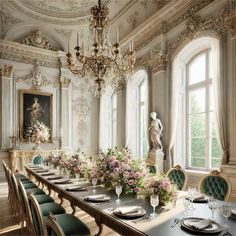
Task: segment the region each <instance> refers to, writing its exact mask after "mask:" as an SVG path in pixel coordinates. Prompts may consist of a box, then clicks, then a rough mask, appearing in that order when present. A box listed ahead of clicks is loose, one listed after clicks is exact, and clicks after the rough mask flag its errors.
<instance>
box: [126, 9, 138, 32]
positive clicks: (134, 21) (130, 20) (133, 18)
mask: <svg viewBox="0 0 236 236" xmlns="http://www.w3.org/2000/svg"><path fill="white" fill-rule="evenodd" d="M137 19H138V12H137V11H135V12H134V13H133V14H132V15H130V16H129V18H128V19H127V22H128V23H129V24H130V25H131V27H132V29H134V28H135V27H136V26H137Z"/></svg>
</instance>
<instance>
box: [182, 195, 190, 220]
mask: <svg viewBox="0 0 236 236" xmlns="http://www.w3.org/2000/svg"><path fill="white" fill-rule="evenodd" d="M183 204H184V209H185V210H184V215H186V216H187V215H188V209H189V207H190V201H189V198H187V197H184V198H183Z"/></svg>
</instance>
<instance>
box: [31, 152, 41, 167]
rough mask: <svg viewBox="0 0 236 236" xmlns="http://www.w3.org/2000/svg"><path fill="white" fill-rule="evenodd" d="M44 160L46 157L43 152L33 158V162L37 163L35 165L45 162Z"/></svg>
mask: <svg viewBox="0 0 236 236" xmlns="http://www.w3.org/2000/svg"><path fill="white" fill-rule="evenodd" d="M43 161H44V157H43V156H42V155H41V154H38V155H37V156H35V157H34V158H33V160H32V164H35V165H39V164H43Z"/></svg>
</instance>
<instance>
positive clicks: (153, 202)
mask: <svg viewBox="0 0 236 236" xmlns="http://www.w3.org/2000/svg"><path fill="white" fill-rule="evenodd" d="M150 204H151V206H152V207H153V212H152V213H151V215H150V216H151V217H152V218H155V217H156V216H157V214H156V212H155V209H156V207H157V206H158V204H159V196H158V195H152V196H151V198H150Z"/></svg>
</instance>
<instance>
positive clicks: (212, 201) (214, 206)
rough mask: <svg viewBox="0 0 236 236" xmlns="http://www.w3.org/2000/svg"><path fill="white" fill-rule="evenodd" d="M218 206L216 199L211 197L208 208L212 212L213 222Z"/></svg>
mask: <svg viewBox="0 0 236 236" xmlns="http://www.w3.org/2000/svg"><path fill="white" fill-rule="evenodd" d="M217 206H218V203H217V200H216V199H214V198H213V197H210V198H209V201H208V207H209V209H210V210H211V214H212V220H214V212H215V210H216V209H217Z"/></svg>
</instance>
